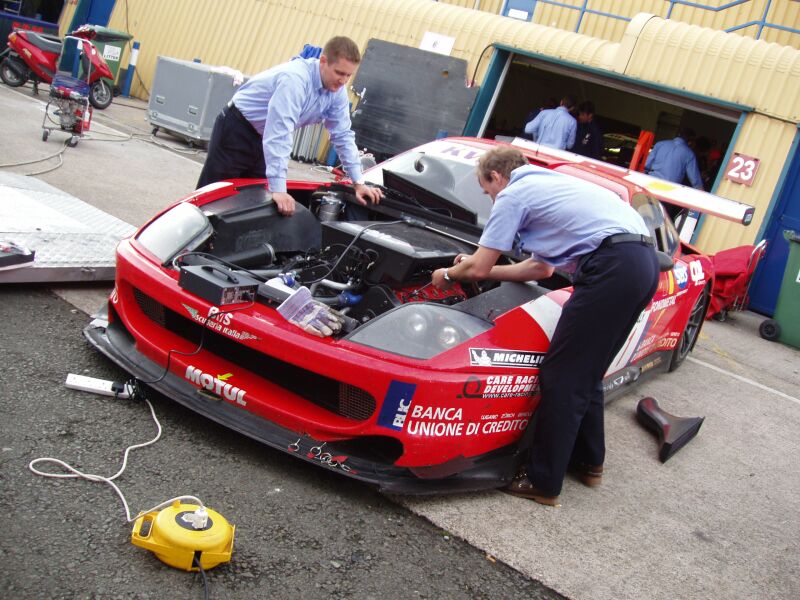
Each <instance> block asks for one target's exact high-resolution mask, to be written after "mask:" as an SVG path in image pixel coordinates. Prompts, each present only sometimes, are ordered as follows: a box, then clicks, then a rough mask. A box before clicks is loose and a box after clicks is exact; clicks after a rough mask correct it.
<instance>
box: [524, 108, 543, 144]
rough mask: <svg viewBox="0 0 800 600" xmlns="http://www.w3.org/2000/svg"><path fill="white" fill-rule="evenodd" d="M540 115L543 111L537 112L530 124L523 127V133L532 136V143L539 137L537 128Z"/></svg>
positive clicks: (540, 120) (540, 118)
mask: <svg viewBox="0 0 800 600" xmlns="http://www.w3.org/2000/svg"><path fill="white" fill-rule="evenodd" d="M542 114H544V111H543V110H542V111H539V114H538V115H536V116H535V117H534V118H533V120H532V121H531V122H530V123H528V124H527V125H525V133H527V134H528V135H530V136H532V137H533V140H534V141H536V138H537V137H538V136H539V126H540V125H541V122H542Z"/></svg>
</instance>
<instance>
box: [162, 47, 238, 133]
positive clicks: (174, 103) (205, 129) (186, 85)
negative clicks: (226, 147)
mask: <svg viewBox="0 0 800 600" xmlns="http://www.w3.org/2000/svg"><path fill="white" fill-rule="evenodd" d="M236 89H237V86H235V85H234V77H233V74H232V73H231V72H230V70H229V69H227V68H225V67H215V66H212V65H204V64H201V63H196V62H191V61H187V60H179V59H177V58H169V57H166V56H159V57H158V61H157V63H156V74H155V78H154V79H153V89H152V90H151V91H150V102H149V104H148V107H147V118H148V120H149V121H150V124H151V125H152V126H153V133H156V132H158V130H160V129H163V130H165V131H167V132H169V133H171V134H173V135H175V136H177V137H179V138H182V139H184V140H185V141H187V142H188V143H189V144H193V143H198V144H200V145H205V144H206V143H208V140H210V139H211V129H212V128H213V127H214V119H216V117H217V115H218V114H219V112H220V110H222V107H224V106H225V105H226V104H227V103H228V102H229V101H230V99H231V98H232V97H233V94H234V93H235V92H236Z"/></svg>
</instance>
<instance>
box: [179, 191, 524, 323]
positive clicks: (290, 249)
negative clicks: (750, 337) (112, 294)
mask: <svg viewBox="0 0 800 600" xmlns="http://www.w3.org/2000/svg"><path fill="white" fill-rule="evenodd" d="M384 194H385V197H384V200H383V201H382V203H381V205H379V207H370V210H367V209H365V208H362V207H360V206H358V205H356V203H355V197H354V195H353V191H352V188H351V187H349V186H340V185H325V186H321V187H320V188H318V189H316V190H312V191H311V192H305V193H304V192H301V193H297V195H296V200H297V203H296V209H295V214H294V215H292V216H291V217H284V216H282V215H280V214H279V213H278V211H277V208H276V206H275V204H274V203H273V202H272V200H271V197H270V194H269V192H268V191H267V190H266V189H265V188H264V186H263V185H253V186H245V187H242V188H239V189H237V193H235V194H232V195H230V196H226V197H224V198H221V199H218V200H213V201H211V202H209V203H207V204H204V205H202V206H201V207H200V210H201V211H202V214H203V215H204V217H205V219H207V221H208V223H209V224H210V228H208V230H207V231H206V233H205V234H204V235H202V236H200V237H199V238H198V239H197V240H196V241H195V242H194V243H193V244H191V245H189V246H186V247H184V248H183V249H182V250H181V251H180V252H179V253H176V255H175V256H173V257H171V259H170V260H168V261H165V265H166V264H168V263H171V264H172V266H173V267H175V268H178V269H180V271H181V277H180V279H179V285H181V287H184V288H185V289H187V291H190V292H192V293H196V294H198V295H201V296H203V297H206V299H207V300H209V301H213V302H215V303H218V302H219V300H218V299H219V298H220V292H219V290H218V288H219V286H214V288H215V289H214V290H213V291H210V292H208V293H207V292H206V289H207V287H208V286H207V284H206V282H204V281H203V278H206V279H213V277H214V276H215V277H218V278H220V277H221V278H223V280H224V278H225V272H226V271H227V272H228V273H229V277H228V282H227V283H226V284H225V285H227V288H228V289H227V290H222V296H221V297H222V298H226V297H230V298H234V299H236V300H237V301H242V300H243V299H247V298H250V299H252V300H253V301H266V302H270V301H273V302H274V301H276V298H275V295H274V294H269V293H251V292H248V291H247V290H249V289H250V286H251V285H253V286H257V287H258V288H259V292H262V291H263V290H264V284H266V283H267V282H269V281H275V280H276V278H277V279H279V280H280V282H282V283H283V284H284V285H285V286H287V287H288V288H295V289H297V288H299V287H301V286H305V287H307V288H308V289H309V290H310V292H311V294H312V296H313V298H314V299H315V300H317V301H319V302H322V303H324V304H326V305H328V306H330V307H331V308H334V309H336V310H338V311H341V312H342V313H343V314H345V315H347V316H348V317H349V318H350V319H352V320H353V322H354V323H356V324H360V323H365V322H367V321H369V320H371V319H372V318H374V317H377V316H379V315H381V314H383V313H385V312H387V311H389V310H391V309H392V308H395V307H397V306H400V305H403V304H407V303H410V302H432V303H437V304H443V305H448V306H455V305H459V304H462V303H464V302H465V301H467V300H468V299H470V298H474V297H475V296H478V295H480V294H482V293H483V292H485V291H488V290H490V289H492V288H494V287H497V285H498V284H497V283H496V282H483V283H482V284H463V285H462V284H459V283H457V284H456V285H454V286H453V287H452V288H451V289H449V290H438V289H437V288H435V287H434V286H433V285H431V284H430V281H431V274H432V273H433V271H434V270H436V269H439V268H442V267H449V266H451V265H453V263H454V261H455V259H456V257H457V256H458V255H459V254H471V253H473V252H474V251H475V249H476V248H477V239H478V236H477V235H476V232H475V231H471V230H470V229H469V227H470V224H464V225H465V226H466V230H462V228H460V227H454V226H453V224H451V223H447V222H446V221H447V218H446V217H442V216H441V215H438V219H432V220H429V219H425V218H420V217H419V216H417V215H420V213H421V214H423V215H424V214H425V209H424V207H422V208H421V207H419V206H415V205H411V209H412V210H411V211H409V199H408V198H407V197H404V195H403V194H402V192H396V193H395V192H394V191H393V190H391V189H389V188H384ZM349 207H355V208H356V210H355V211H354V212H352V211H348V208H349ZM398 207H400V210H398ZM351 212H352V214H350V213H351ZM353 215H355V216H356V217H358V220H352V219H353ZM434 216H437V215H434ZM361 217H367V220H362V218H361ZM443 220H444V221H445V223H442V221H443ZM456 225H458V223H456ZM473 227H474V226H473ZM198 269H201V270H198ZM202 270H204V271H205V272H203V271H202ZM231 277H233V278H234V279H236V281H237V282H239V281H240V280H242V281H244V284H243V285H234V284H233V283H232V281H233V280H232V279H231ZM223 287H225V286H223ZM234 288H235V290H234ZM207 294H208V295H207ZM226 294H227V296H226ZM248 294H250V295H248ZM531 295H532V297H535V295H536V293H535V292H534V291H532V292H531ZM278 298H280V296H279V297H278ZM515 301H516V300H515Z"/></svg>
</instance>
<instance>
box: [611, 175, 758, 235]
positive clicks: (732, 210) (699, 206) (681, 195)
mask: <svg viewBox="0 0 800 600" xmlns="http://www.w3.org/2000/svg"><path fill="white" fill-rule="evenodd" d="M623 179H625V180H627V181H630V182H631V183H634V184H636V185H638V186H640V187H643V188H644V189H646V190H647V191H648V192H650V194H652V195H653V196H655V197H656V198H658V199H659V200H661V201H663V202H669V203H670V204H674V205H676V206H680V207H682V208H688V209H690V210H696V211H697V212H701V213H704V214H707V215H712V216H714V217H720V218H722V219H727V220H728V221H734V222H735V223H741V224H742V225H750V223H752V221H753V213H754V212H755V208H753V207H752V206H750V205H749V204H744V203H742V202H737V201H735V200H728V199H727V198H723V197H722V196H715V195H714V194H709V193H708V192H704V191H702V190H697V189H695V188H691V187H687V186H685V185H680V184H679V183H673V182H671V181H665V180H663V179H659V178H658V177H651V176H650V175H645V174H644V173H640V172H639V171H628V174H627V175H625V176H624V177H623Z"/></svg>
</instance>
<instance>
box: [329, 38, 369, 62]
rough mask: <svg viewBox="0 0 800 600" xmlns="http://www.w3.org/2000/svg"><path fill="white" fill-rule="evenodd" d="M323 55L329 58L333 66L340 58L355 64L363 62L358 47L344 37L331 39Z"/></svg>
mask: <svg viewBox="0 0 800 600" xmlns="http://www.w3.org/2000/svg"><path fill="white" fill-rule="evenodd" d="M322 54H324V55H325V56H327V57H328V62H329V63H331V64H333V63H335V62H336V61H338V60H339V59H340V58H343V59H345V60H349V61H350V62H351V63H355V64H358V63H360V62H361V51H360V50H359V49H358V45H357V44H356V43H355V42H354V41H353V40H351V39H350V38H349V37H345V36H343V35H337V36H336V37H332V38H331V39H329V40H328V42H327V43H326V44H325V47H324V48H323V49H322Z"/></svg>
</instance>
